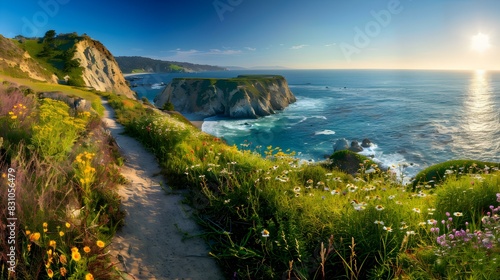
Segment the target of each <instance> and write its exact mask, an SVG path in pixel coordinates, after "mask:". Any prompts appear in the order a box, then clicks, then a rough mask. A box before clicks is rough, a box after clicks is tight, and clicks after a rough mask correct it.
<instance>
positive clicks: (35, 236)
mask: <svg viewBox="0 0 500 280" xmlns="http://www.w3.org/2000/svg"><path fill="white" fill-rule="evenodd" d="M38 239H40V233H39V232H35V233H32V234H30V241H38Z"/></svg>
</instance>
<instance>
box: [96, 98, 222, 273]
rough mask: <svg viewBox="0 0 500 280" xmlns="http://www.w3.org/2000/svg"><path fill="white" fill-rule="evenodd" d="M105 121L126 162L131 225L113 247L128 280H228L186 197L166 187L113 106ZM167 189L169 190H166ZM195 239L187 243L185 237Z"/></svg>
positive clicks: (124, 194) (122, 191)
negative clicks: (225, 278)
mask: <svg viewBox="0 0 500 280" xmlns="http://www.w3.org/2000/svg"><path fill="white" fill-rule="evenodd" d="M103 105H104V106H105V108H106V112H105V115H104V117H103V121H104V123H105V124H106V125H107V127H108V129H109V130H110V132H111V134H112V135H113V137H114V138H115V139H116V142H117V143H118V145H119V146H120V149H121V153H122V155H123V156H124V158H125V165H124V166H123V167H122V168H121V172H122V175H123V176H124V177H125V178H127V180H128V181H129V183H128V184H127V185H124V186H121V187H120V188H119V190H118V193H119V195H120V196H121V199H122V209H123V210H124V211H125V212H126V217H125V225H124V226H123V227H122V228H121V229H120V230H119V231H118V232H117V234H116V235H115V237H114V239H113V241H112V244H111V246H110V250H111V255H112V257H113V258H115V260H114V261H115V262H117V263H118V268H119V269H120V270H121V271H123V276H124V279H193V280H197V279H206V280H211V279H224V277H223V275H222V273H221V271H220V269H219V267H218V265H217V264H216V262H215V260H214V259H213V258H211V257H209V255H208V252H209V248H208V246H207V245H206V244H205V242H204V241H203V240H202V239H201V238H199V237H192V236H196V235H197V234H199V233H200V229H199V227H198V225H197V224H196V223H195V222H194V221H193V219H192V216H191V212H192V210H191V209H190V208H189V207H188V206H187V205H185V204H182V202H181V201H182V199H183V196H182V194H181V193H179V192H177V193H176V192H174V191H172V190H171V189H170V188H169V187H168V186H166V185H165V182H164V180H163V177H162V176H161V175H159V172H160V167H159V165H158V163H157V161H156V158H155V157H154V155H153V154H151V153H150V152H149V151H147V150H146V149H144V147H143V146H142V145H141V144H140V143H139V142H138V141H137V140H135V139H133V138H131V137H129V136H126V135H123V134H122V133H123V131H124V128H123V126H122V125H120V124H118V123H117V122H116V121H115V119H114V111H113V109H112V108H111V107H110V106H109V104H108V103H107V101H103ZM162 186H163V188H162ZM186 234H187V235H188V236H191V237H190V238H187V239H185V240H182V239H183V237H185V236H186Z"/></svg>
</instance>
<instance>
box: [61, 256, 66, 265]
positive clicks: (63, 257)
mask: <svg viewBox="0 0 500 280" xmlns="http://www.w3.org/2000/svg"><path fill="white" fill-rule="evenodd" d="M59 261H60V262H61V263H62V264H64V265H65V264H67V263H68V259H66V255H60V256H59Z"/></svg>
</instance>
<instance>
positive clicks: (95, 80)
mask: <svg viewBox="0 0 500 280" xmlns="http://www.w3.org/2000/svg"><path fill="white" fill-rule="evenodd" d="M6 41H10V45H14V46H17V48H18V49H19V50H21V51H22V52H25V54H26V55H29V56H30V57H32V58H33V59H34V60H36V62H37V63H38V64H39V65H41V66H40V67H41V68H42V69H45V71H46V72H48V73H53V74H55V76H57V78H55V79H53V80H55V82H57V80H59V82H61V83H65V84H68V85H71V86H78V87H87V88H91V89H95V90H97V91H103V92H112V93H116V94H121V95H124V96H127V97H129V98H135V93H134V92H133V91H132V90H131V89H130V88H129V86H128V84H127V82H126V81H125V78H124V77H123V74H122V72H121V70H120V68H119V67H118V63H117V62H116V60H115V58H114V57H113V55H112V54H111V52H110V51H109V50H108V49H107V48H106V47H105V46H104V45H103V44H102V43H100V42H99V41H96V40H93V39H92V38H90V37H89V36H87V35H82V36H80V35H78V34H77V33H70V34H58V35H56V33H55V31H54V30H49V31H47V32H46V33H45V36H44V37H43V38H24V37H22V36H18V37H16V38H15V40H9V39H6ZM5 44H7V43H5ZM7 57H9V56H8V55H7ZM27 68H28V69H31V68H33V67H32V66H29V67H27ZM35 68H36V67H35ZM6 74H9V73H6Z"/></svg>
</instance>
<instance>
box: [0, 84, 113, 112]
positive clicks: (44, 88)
mask: <svg viewBox="0 0 500 280" xmlns="http://www.w3.org/2000/svg"><path fill="white" fill-rule="evenodd" d="M0 79H2V80H3V81H8V82H10V83H15V84H19V85H25V86H27V87H29V88H31V89H32V90H34V91H35V92H51V91H60V92H63V93H65V94H67V95H68V96H76V97H80V98H84V99H87V100H89V101H90V102H91V104H92V108H93V109H94V110H96V112H97V113H98V114H99V115H100V116H102V115H103V114H104V107H103V106H102V104H101V98H100V97H99V95H98V94H106V93H94V92H90V91H88V90H85V89H80V88H76V87H71V86H66V85H59V84H49V83H44V82H39V81H34V80H29V79H20V78H13V77H9V76H7V75H0Z"/></svg>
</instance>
